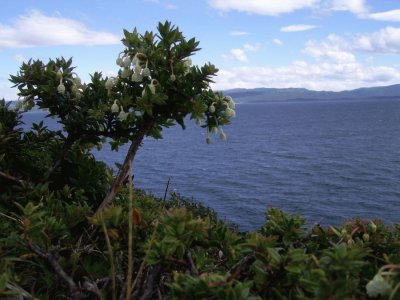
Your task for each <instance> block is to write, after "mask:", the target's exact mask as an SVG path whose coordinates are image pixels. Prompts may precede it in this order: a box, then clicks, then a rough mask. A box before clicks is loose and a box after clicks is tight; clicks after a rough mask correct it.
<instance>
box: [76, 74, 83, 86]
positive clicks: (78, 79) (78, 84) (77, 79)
mask: <svg viewBox="0 0 400 300" xmlns="http://www.w3.org/2000/svg"><path fill="white" fill-rule="evenodd" d="M74 83H75V84H76V86H77V87H78V88H79V87H81V86H82V82H81V79H80V78H79V76H78V75H77V76H76V77H75V78H74Z"/></svg>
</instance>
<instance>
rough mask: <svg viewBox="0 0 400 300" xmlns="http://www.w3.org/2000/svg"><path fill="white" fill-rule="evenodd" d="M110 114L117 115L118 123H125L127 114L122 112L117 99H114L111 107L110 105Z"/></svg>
mask: <svg viewBox="0 0 400 300" xmlns="http://www.w3.org/2000/svg"><path fill="white" fill-rule="evenodd" d="M111 112H112V113H115V114H117V113H118V119H119V120H120V121H125V120H126V119H127V118H128V113H127V112H125V111H124V108H123V107H122V105H121V106H119V104H118V100H117V99H115V100H114V103H113V105H111Z"/></svg>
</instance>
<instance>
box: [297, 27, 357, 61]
mask: <svg viewBox="0 0 400 300" xmlns="http://www.w3.org/2000/svg"><path fill="white" fill-rule="evenodd" d="M303 52H304V53H306V54H308V55H310V56H311V57H313V58H315V59H316V60H317V61H320V60H324V61H330V62H334V63H335V62H337V63H340V64H351V63H354V62H355V61H356V58H355V56H354V54H353V53H351V51H350V48H349V44H348V43H347V41H345V40H344V39H342V38H341V37H339V36H337V35H334V34H331V35H329V36H328V37H327V39H326V40H325V41H323V42H315V41H308V42H307V43H306V47H305V48H304V50H303Z"/></svg>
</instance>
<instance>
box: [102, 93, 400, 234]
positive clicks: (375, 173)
mask: <svg viewBox="0 0 400 300" xmlns="http://www.w3.org/2000/svg"><path fill="white" fill-rule="evenodd" d="M236 113H237V114H236V115H237V116H236V118H234V119H233V121H232V124H231V125H229V126H226V127H225V129H224V131H225V132H226V133H227V136H228V139H227V141H221V140H219V137H218V135H215V136H213V139H212V143H211V144H210V145H208V144H206V142H205V139H206V132H205V130H204V129H203V128H200V127H198V126H195V125H194V124H193V122H190V121H189V122H188V128H187V129H186V130H182V129H181V128H180V126H175V127H172V128H169V129H165V130H164V133H163V136H164V139H162V140H154V139H151V138H147V139H146V140H145V141H144V143H143V146H142V147H141V148H140V149H139V151H138V154H137V157H136V160H135V162H134V166H133V173H134V175H135V182H134V183H135V186H136V187H138V188H141V189H144V190H147V191H149V192H151V193H153V194H155V195H156V196H159V197H163V195H164V192H165V189H166V186H167V182H168V180H170V184H169V188H168V191H169V192H173V191H174V192H178V193H180V194H181V195H183V196H185V197H189V198H191V197H193V198H194V199H196V200H197V201H200V202H202V203H203V204H205V205H206V206H209V207H211V208H213V209H214V210H216V211H217V213H218V214H219V216H220V217H221V218H222V219H224V220H226V221H228V222H231V223H234V224H237V225H238V226H239V228H240V229H242V230H249V229H257V228H259V227H260V226H261V225H262V224H263V223H264V222H265V212H266V210H267V209H268V208H270V207H277V208H280V209H282V210H284V211H286V212H291V213H295V214H300V215H301V216H302V217H305V218H306V219H307V221H308V223H309V224H313V223H316V222H320V223H321V224H324V225H327V224H332V225H335V224H341V223H342V222H344V221H345V220H348V219H350V218H352V217H356V216H358V217H362V218H367V219H374V218H380V219H382V220H384V221H385V222H386V223H387V224H388V225H390V224H392V223H398V222H400V100H385V99H368V100H362V101H293V102H290V101H287V102H267V103H262V104H238V105H237V106H236ZM127 148H128V146H126V147H122V148H121V149H120V151H119V152H112V151H110V148H109V147H108V146H107V145H106V146H105V147H104V148H103V149H102V150H101V151H100V152H95V153H94V154H95V156H96V157H97V158H98V159H101V160H103V161H105V162H106V163H107V164H108V165H110V166H115V162H119V163H121V162H122V161H123V158H124V156H125V153H126V150H127Z"/></svg>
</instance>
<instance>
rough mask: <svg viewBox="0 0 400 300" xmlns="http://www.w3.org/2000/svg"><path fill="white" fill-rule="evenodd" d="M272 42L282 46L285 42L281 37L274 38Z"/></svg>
mask: <svg viewBox="0 0 400 300" xmlns="http://www.w3.org/2000/svg"><path fill="white" fill-rule="evenodd" d="M272 42H273V43H274V44H275V45H278V46H282V45H283V42H282V41H281V40H280V39H276V38H275V39H273V40H272Z"/></svg>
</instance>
